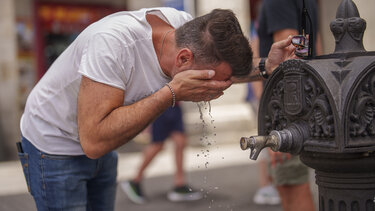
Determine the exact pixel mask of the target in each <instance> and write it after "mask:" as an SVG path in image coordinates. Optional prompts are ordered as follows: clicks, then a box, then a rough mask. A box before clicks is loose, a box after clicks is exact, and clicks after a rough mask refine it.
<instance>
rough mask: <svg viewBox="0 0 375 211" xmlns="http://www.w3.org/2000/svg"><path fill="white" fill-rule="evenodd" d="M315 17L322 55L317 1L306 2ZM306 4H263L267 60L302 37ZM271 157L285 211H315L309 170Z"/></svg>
mask: <svg viewBox="0 0 375 211" xmlns="http://www.w3.org/2000/svg"><path fill="white" fill-rule="evenodd" d="M304 1H305V3H306V8H307V10H308V12H309V14H310V16H311V19H312V24H313V32H310V31H309V25H308V26H307V29H308V31H307V33H314V37H316V38H318V39H317V41H316V43H317V45H316V48H315V49H316V51H315V52H314V53H320V51H321V48H320V39H319V37H318V36H317V34H318V33H317V29H318V27H317V26H318V16H317V5H316V1H315V0H304ZM302 7H303V1H302V0H301V1H299V0H298V1H296V0H283V1H280V0H263V3H262V6H261V11H260V14H259V15H260V16H259V28H258V36H259V55H260V57H265V56H267V55H268V53H269V50H270V48H271V46H272V44H273V43H274V42H278V41H280V40H283V39H285V38H286V37H288V36H290V35H298V34H299V29H300V26H301V19H302V18H301V17H302ZM268 151H269V153H270V160H269V165H270V168H269V169H270V175H271V178H272V181H273V183H274V184H275V186H276V187H277V190H278V192H279V195H280V197H281V203H282V207H283V210H284V211H296V210H304V211H313V210H315V208H314V203H313V199H312V194H311V190H310V186H309V179H308V175H309V173H308V168H307V167H306V166H305V165H304V164H302V162H301V161H300V160H299V157H298V156H291V155H290V154H286V153H280V152H273V151H272V150H268Z"/></svg>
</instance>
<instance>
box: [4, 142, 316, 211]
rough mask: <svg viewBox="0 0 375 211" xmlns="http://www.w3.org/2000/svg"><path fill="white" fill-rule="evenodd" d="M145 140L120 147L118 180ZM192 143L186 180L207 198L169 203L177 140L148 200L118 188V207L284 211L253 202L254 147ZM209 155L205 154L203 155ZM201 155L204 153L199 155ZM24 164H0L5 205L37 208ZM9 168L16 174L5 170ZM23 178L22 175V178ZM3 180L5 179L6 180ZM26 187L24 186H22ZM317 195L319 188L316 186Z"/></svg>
mask: <svg viewBox="0 0 375 211" xmlns="http://www.w3.org/2000/svg"><path fill="white" fill-rule="evenodd" d="M143 147H144V145H142V144H138V143H134V142H131V143H128V145H127V147H125V148H121V149H120V150H119V166H118V182H119V183H121V182H123V181H126V180H127V179H129V178H131V177H132V176H133V175H134V174H135V170H136V168H137V166H138V164H139V162H140V160H141V153H140V152H139V151H140V149H141V148H143ZM209 151H210V153H208V152H207V148H206V147H203V146H189V147H188V148H187V150H186V153H185V164H186V165H185V169H186V170H187V179H188V181H189V183H190V184H191V185H192V186H193V188H195V189H196V190H199V191H202V193H203V194H204V195H205V198H204V199H202V200H199V201H195V202H182V203H175V202H169V201H168V200H167V198H166V193H167V192H168V191H169V190H170V189H171V188H172V181H173V172H174V167H173V165H174V163H173V153H172V152H173V145H172V144H167V145H166V149H165V150H164V151H163V152H161V153H160V155H158V156H157V157H156V159H155V160H154V161H153V163H152V164H151V165H150V168H149V169H148V170H147V172H146V173H147V174H146V175H145V177H146V178H145V180H144V183H143V187H144V191H145V194H146V196H147V197H148V200H149V202H148V203H147V204H144V205H136V204H133V203H132V202H131V201H129V199H128V198H127V197H126V195H125V194H124V192H123V191H122V190H121V188H120V185H119V186H118V188H117V198H116V209H115V210H116V211H121V210H130V211H132V210H135V211H148V210H150V211H170V210H171V211H175V210H178V211H185V210H186V211H187V210H189V211H192V210H194V211H209V210H215V211H216V210H219V211H220V210H225V211H281V207H280V206H270V205H268V206H264V205H263V206H262V205H256V204H254V203H253V202H252V197H253V196H254V194H255V191H256V190H257V188H258V168H257V164H256V162H254V161H251V160H249V158H248V156H249V152H248V151H247V152H243V151H241V150H240V149H239V145H238V143H233V144H222V145H217V146H215V147H212V148H210V150H209ZM203 154H204V155H208V156H206V157H205V156H204V155H203ZM197 155H199V156H197ZM20 171H21V169H20V164H19V163H18V162H11V163H8V164H0V178H2V179H1V180H0V210H1V211H25V210H26V211H35V210H36V208H35V205H34V201H33V199H32V197H31V196H30V195H29V194H28V193H27V191H26V187H25V183H24V179H23V175H22V174H21V172H20ZM5 172H8V173H11V174H12V175H6V173H5ZM17 177H20V178H17ZM1 181H2V182H1ZM19 187H21V189H20V188H19ZM313 191H314V193H315V195H316V190H314V189H313Z"/></svg>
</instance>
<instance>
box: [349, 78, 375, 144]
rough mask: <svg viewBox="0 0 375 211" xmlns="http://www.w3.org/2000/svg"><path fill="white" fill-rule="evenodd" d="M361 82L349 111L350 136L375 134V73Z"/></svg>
mask: <svg viewBox="0 0 375 211" xmlns="http://www.w3.org/2000/svg"><path fill="white" fill-rule="evenodd" d="M361 84H362V85H361V87H360V89H359V90H358V91H357V93H356V94H355V95H354V96H355V98H354V100H353V106H352V109H351V113H350V123H349V128H350V129H349V130H350V136H351V137H365V136H375V73H373V74H372V75H371V76H370V77H367V78H366V79H365V81H363V82H362V83H361Z"/></svg>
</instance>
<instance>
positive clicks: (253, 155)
mask: <svg viewBox="0 0 375 211" xmlns="http://www.w3.org/2000/svg"><path fill="white" fill-rule="evenodd" d="M240 144H241V149H242V150H247V149H249V148H250V150H251V152H250V159H252V160H256V159H257V158H258V156H259V153H260V152H261V151H262V149H263V148H265V147H270V148H271V149H272V150H273V151H278V149H279V145H280V140H279V139H278V138H277V136H275V135H269V136H250V137H249V138H247V137H242V138H241V140H240Z"/></svg>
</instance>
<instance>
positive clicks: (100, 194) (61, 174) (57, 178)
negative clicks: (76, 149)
mask: <svg viewBox="0 0 375 211" xmlns="http://www.w3.org/2000/svg"><path fill="white" fill-rule="evenodd" d="M21 143H22V148H23V153H18V156H19V158H20V161H21V164H22V167H23V170H24V174H25V178H26V183H27V186H28V189H29V191H30V193H31V195H32V196H33V197H34V200H35V203H36V206H37V208H38V210H39V211H44V210H72V211H73V210H74V211H80V210H105V211H107V210H108V211H110V210H114V202H115V195H116V176H117V153H116V152H110V153H108V154H106V155H104V156H103V157H101V158H99V159H96V160H92V159H89V158H88V157H86V156H85V155H82V156H66V155H50V154H46V153H44V152H41V151H40V150H38V149H37V148H35V147H34V146H33V145H32V144H31V143H30V142H29V141H28V140H26V139H25V138H24V137H22V142H21Z"/></svg>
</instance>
